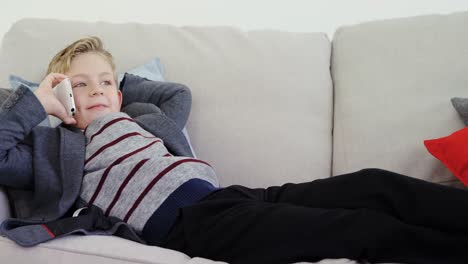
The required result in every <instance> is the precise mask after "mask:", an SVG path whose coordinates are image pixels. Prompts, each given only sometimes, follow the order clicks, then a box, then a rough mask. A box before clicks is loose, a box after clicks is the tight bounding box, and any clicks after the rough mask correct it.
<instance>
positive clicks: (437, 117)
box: [332, 13, 468, 185]
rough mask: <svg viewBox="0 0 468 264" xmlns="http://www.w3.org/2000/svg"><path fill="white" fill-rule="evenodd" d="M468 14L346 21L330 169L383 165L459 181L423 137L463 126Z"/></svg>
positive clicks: (337, 46) (336, 52)
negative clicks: (459, 106)
mask: <svg viewBox="0 0 468 264" xmlns="http://www.w3.org/2000/svg"><path fill="white" fill-rule="evenodd" d="M467 24H468V13H455V14H451V15H429V16H421V17H412V18H402V19H394V20H384V21H375V22H369V23H364V24H360V25H355V26H347V27H342V28H340V29H338V30H337V32H336V33H335V36H334V40H333V51H332V53H333V55H332V72H333V82H334V87H335V110H334V117H335V119H334V143H333V175H337V174H342V173H346V172H350V171H355V170H358V169H361V168H366V167H378V168H383V169H389V170H393V171H396V172H399V173H403V174H407V175H410V176H413V177H417V178H421V179H425V180H429V181H433V182H441V183H445V184H457V185H459V183H458V181H457V180H456V179H455V177H454V176H453V175H452V174H451V173H450V172H449V171H448V170H447V169H446V168H445V167H444V166H443V165H442V164H441V163H440V162H439V161H438V160H437V159H435V158H434V157H433V156H432V155H430V154H429V152H428V151H427V150H426V148H425V147H424V144H423V140H425V139H432V138H439V137H443V136H446V135H448V134H450V133H452V132H454V131H456V130H458V129H460V128H462V127H463V122H462V120H461V118H460V117H459V116H458V114H457V112H456V111H455V109H454V108H453V106H452V104H451V102H450V98H452V97H454V96H459V97H467V96H468V89H467V88H468V78H467V76H468V75H467V72H468V48H467V47H468V27H466V25H467Z"/></svg>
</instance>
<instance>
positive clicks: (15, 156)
mask: <svg viewBox="0 0 468 264" xmlns="http://www.w3.org/2000/svg"><path fill="white" fill-rule="evenodd" d="M46 117H47V113H46V112H45V110H44V108H43V106H42V104H41V103H40V102H39V100H38V98H37V97H36V96H35V95H34V94H33V93H32V92H31V91H30V90H29V89H28V88H27V87H26V86H23V85H21V86H20V87H19V88H18V89H16V90H15V91H13V92H12V93H11V94H10V96H9V97H8V98H7V99H6V100H5V101H4V102H3V104H2V105H1V106H0V185H6V186H10V187H15V188H22V189H25V188H26V189H28V188H32V184H33V177H32V175H33V168H32V147H31V145H30V144H29V143H27V142H26V141H25V138H26V136H27V135H28V134H29V133H30V132H31V130H32V128H33V127H35V126H36V125H37V124H39V123H40V122H41V121H42V120H44V119H45V118H46Z"/></svg>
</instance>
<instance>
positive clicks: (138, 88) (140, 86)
mask: <svg viewBox="0 0 468 264" xmlns="http://www.w3.org/2000/svg"><path fill="white" fill-rule="evenodd" d="M120 89H121V91H122V95H123V102H122V108H124V107H126V106H127V105H129V104H131V103H135V102H138V103H151V104H154V105H155V106H157V107H159V109H161V111H162V112H163V113H164V114H165V115H166V116H167V117H169V118H170V119H172V120H173V121H174V122H175V123H176V125H177V127H178V128H179V129H180V130H182V129H183V128H184V126H185V123H186V122H187V119H188V117H189V114H190V109H191V107H192V94H191V92H190V89H189V88H188V87H186V86H185V85H183V84H177V83H169V82H158V81H150V80H147V79H144V78H141V77H138V76H135V75H133V74H129V73H126V74H125V77H124V79H123V80H122V84H121V87H120Z"/></svg>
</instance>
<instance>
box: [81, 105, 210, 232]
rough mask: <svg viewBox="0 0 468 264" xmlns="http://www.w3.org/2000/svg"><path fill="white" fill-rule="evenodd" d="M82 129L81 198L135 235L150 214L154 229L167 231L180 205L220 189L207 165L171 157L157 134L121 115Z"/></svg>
mask: <svg viewBox="0 0 468 264" xmlns="http://www.w3.org/2000/svg"><path fill="white" fill-rule="evenodd" d="M84 133H85V136H86V158H85V167H84V169H85V173H84V177H83V182H82V187H81V194H80V198H81V199H83V200H84V201H85V202H87V203H88V204H94V205H96V206H98V207H100V208H102V209H103V211H104V212H105V214H106V215H109V216H115V217H118V218H120V219H122V220H123V221H125V222H127V223H128V224H129V225H130V226H131V227H133V228H134V229H135V230H136V231H137V232H139V233H141V232H142V230H143V229H144V228H145V225H146V224H147V222H148V221H149V220H151V219H153V218H155V219H153V220H152V222H153V223H157V229H158V231H159V233H164V232H166V231H168V229H169V228H170V226H171V224H172V222H173V221H174V220H175V216H176V214H177V209H178V208H179V207H182V206H185V205H190V204H193V203H195V202H196V201H198V200H200V199H201V198H203V197H204V196H205V195H207V194H209V193H210V192H212V191H213V190H216V189H218V187H219V183H218V180H217V178H216V175H215V172H214V170H213V169H212V168H211V166H210V165H209V164H208V163H206V162H205V161H203V160H199V159H194V158H191V157H175V156H173V155H171V153H169V152H168V150H167V149H166V147H165V146H164V142H163V141H162V140H161V139H160V138H157V137H155V136H154V135H152V134H151V133H149V132H148V131H146V130H144V129H143V128H141V127H140V126H139V125H138V124H137V123H136V122H135V121H134V120H133V119H131V118H130V117H129V116H128V115H127V114H126V113H123V112H117V113H109V114H106V115H104V116H101V117H98V118H96V119H95V120H93V121H92V122H91V123H90V124H89V125H88V127H87V128H86V129H85V130H84ZM153 232H154V231H153Z"/></svg>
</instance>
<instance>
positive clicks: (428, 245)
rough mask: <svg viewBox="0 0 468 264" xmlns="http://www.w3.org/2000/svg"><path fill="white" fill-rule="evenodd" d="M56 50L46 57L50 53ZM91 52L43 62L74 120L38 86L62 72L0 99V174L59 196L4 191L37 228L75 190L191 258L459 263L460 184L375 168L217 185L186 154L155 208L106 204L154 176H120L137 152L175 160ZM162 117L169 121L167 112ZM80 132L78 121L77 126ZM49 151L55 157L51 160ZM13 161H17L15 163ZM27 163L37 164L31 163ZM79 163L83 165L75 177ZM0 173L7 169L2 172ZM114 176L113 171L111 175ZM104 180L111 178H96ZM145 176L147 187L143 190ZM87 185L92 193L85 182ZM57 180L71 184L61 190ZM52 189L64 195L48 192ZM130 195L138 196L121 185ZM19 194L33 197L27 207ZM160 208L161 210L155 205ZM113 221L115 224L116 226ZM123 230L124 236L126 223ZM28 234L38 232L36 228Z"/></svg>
mask: <svg viewBox="0 0 468 264" xmlns="http://www.w3.org/2000/svg"><path fill="white" fill-rule="evenodd" d="M60 54H62V53H59V54H58V55H57V56H58V58H61V56H62V55H60ZM65 54H66V53H65ZM99 56H101V55H96V54H93V53H91V54H87V53H84V54H81V55H77V56H76V57H73V56H71V57H68V58H69V60H70V61H69V64H68V65H69V66H70V67H69V68H66V69H65V70H51V71H57V72H62V73H63V74H64V75H66V76H68V77H70V78H72V84H73V92H74V94H75V100H76V105H77V110H78V112H77V115H76V116H75V118H74V119H73V118H68V117H66V116H65V115H64V113H65V112H64V109H63V108H62V107H61V106H60V105H59V103H58V101H57V100H56V99H55V98H51V96H52V94H51V93H50V90H51V89H52V87H53V85H54V84H56V83H58V82H59V81H60V80H61V79H63V78H65V76H64V75H63V74H56V73H50V74H49V75H48V76H47V77H46V78H45V79H44V81H43V82H42V83H41V85H40V88H39V89H38V91H37V92H36V96H34V95H32V94H31V93H30V92H28V90H27V89H25V88H24V87H20V88H19V91H16V92H15V93H14V94H13V95H12V96H10V97H9V98H8V100H7V101H6V102H5V103H4V104H3V105H2V108H3V109H2V112H0V121H1V122H0V140H1V142H2V146H1V149H0V151H1V154H2V156H1V157H8V159H7V158H3V159H2V163H1V164H2V166H0V168H1V170H0V181H1V182H2V184H5V185H10V186H12V187H17V188H26V189H27V188H31V186H32V185H33V182H34V184H35V186H34V188H35V190H36V191H38V192H37V193H36V194H35V195H36V196H35V198H40V199H39V201H43V200H44V197H42V196H45V197H47V196H48V195H49V197H47V198H51V199H52V200H54V201H59V205H60V206H56V205H57V204H56V203H54V206H51V205H50V204H51V203H50V199H49V200H47V199H46V201H48V203H45V202H44V203H41V202H39V203H36V201H35V200H34V199H29V200H28V195H27V194H21V193H20V194H16V196H13V199H14V202H15V204H16V208H15V212H16V214H17V216H18V215H19V216H18V217H19V218H22V219H27V221H29V222H30V223H44V222H46V224H45V226H46V227H50V226H54V224H52V225H51V224H50V222H49V221H52V222H53V223H54V221H53V220H55V219H57V218H59V217H62V216H64V215H66V211H67V210H68V209H70V208H71V207H72V204H73V202H74V201H75V199H77V198H78V196H80V198H81V199H78V200H83V201H84V202H85V203H87V204H89V205H92V204H95V205H97V206H98V207H100V208H101V209H103V210H104V211H105V213H104V214H108V215H114V216H115V219H121V220H124V221H125V222H127V223H128V224H130V225H131V226H132V229H134V230H137V232H138V230H140V229H141V228H142V226H143V229H142V230H141V235H142V236H143V237H144V238H145V240H146V242H148V243H149V244H151V245H158V246H162V247H166V248H170V249H174V250H178V251H181V252H184V253H186V254H188V255H189V256H192V257H194V256H200V257H206V258H210V259H213V260H223V261H228V262H230V263H290V262H297V261H318V260H321V259H324V258H350V259H354V260H368V261H371V262H410V263H467V262H468V252H467V251H466V250H465V249H464V247H465V245H466V244H467V243H468V227H467V226H466V224H465V220H466V219H468V210H466V208H468V192H467V191H465V190H460V189H454V188H450V187H445V186H441V185H437V184H433V183H429V182H424V181H421V180H417V179H414V178H410V177H407V176H404V175H400V174H397V173H394V172H390V171H385V170H380V169H364V170H361V171H357V172H353V173H349V174H345V175H340V176H335V177H333V178H328V179H321V180H316V181H313V182H308V183H300V184H292V183H288V184H285V185H283V186H272V187H268V188H265V189H264V188H257V189H251V188H247V187H243V186H239V185H234V186H229V187H226V188H217V186H216V185H217V181H216V179H215V175H214V173H213V172H212V171H211V170H210V168H209V166H208V165H207V164H206V163H204V162H203V161H200V160H196V161H195V160H193V161H194V164H197V165H200V164H201V165H202V166H201V167H199V168H198V170H197V173H198V172H201V173H202V174H203V173H204V175H202V176H200V177H202V178H200V180H201V181H203V182H201V181H198V180H195V182H196V183H195V184H194V185H189V187H188V188H183V187H181V188H180V189H178V188H174V187H173V186H172V187H169V186H171V184H168V185H165V186H166V187H164V188H163V189H165V188H169V189H170V190H171V194H172V193H177V195H176V196H171V194H168V193H162V192H163V191H164V190H163V189H160V190H159V191H158V192H154V193H153V195H154V197H157V198H156V199H157V205H156V207H138V206H139V205H137V206H136V207H134V205H135V202H134V203H133V205H131V206H129V205H128V204H127V205H125V204H120V205H118V201H119V197H122V194H123V191H124V189H125V188H126V186H131V187H130V189H131V190H132V192H130V193H128V196H127V197H128V198H129V199H135V201H138V204H142V203H145V201H144V200H143V199H144V198H143V199H140V198H139V197H141V194H142V193H145V192H150V189H151V188H153V187H154V186H155V185H151V184H147V183H148V181H147V180H145V173H142V174H140V175H138V176H141V177H142V179H143V182H144V183H145V184H143V185H140V186H139V185H138V182H137V181H136V182H134V183H133V185H132V184H130V181H131V179H130V178H129V177H133V176H132V175H135V174H137V172H135V173H133V172H134V171H136V169H135V168H141V167H139V166H140V165H141V164H142V163H143V162H145V164H146V162H150V163H149V164H151V165H152V166H150V167H149V170H147V172H149V171H152V170H155V171H161V172H163V171H167V168H169V167H171V165H169V164H168V163H164V162H165V159H167V160H168V161H170V162H169V163H170V164H174V163H171V162H174V161H175V163H177V162H178V161H180V160H185V159H187V158H186V157H174V156H172V155H171V153H168V151H167V150H166V149H165V148H164V145H163V144H162V142H159V141H158V139H157V138H154V136H156V133H148V132H151V131H150V130H151V129H150V128H151V126H149V127H148V128H149V129H146V130H148V131H145V130H144V129H142V127H141V126H143V125H149V123H152V122H149V120H151V119H144V118H142V119H141V120H142V121H143V120H147V121H148V122H147V123H145V122H140V123H138V125H136V124H135V123H134V122H132V120H131V119H130V118H129V116H127V115H126V114H125V113H120V112H119V111H118V110H119V108H120V106H121V104H122V101H125V92H126V88H125V84H124V87H123V95H122V94H121V93H120V91H118V90H117V89H116V86H115V77H114V76H115V70H114V69H113V67H112V63H109V62H108V61H106V60H105V59H102V57H99ZM53 61H54V60H53ZM57 61H62V59H58V60H57ZM52 64H55V63H52ZM65 65H67V64H65ZM50 68H53V67H50ZM50 68H49V69H50ZM113 74H114V75H113ZM79 75H80V76H79ZM78 77H79V78H78ZM131 78H132V77H131V76H130V75H128V76H127V75H126V78H125V83H126V84H129V83H127V82H129V80H131ZM127 92H128V90H127ZM122 98H123V99H122ZM181 107H182V106H181ZM46 112H47V113H49V114H54V115H56V116H58V117H60V118H62V119H63V120H64V122H65V123H66V124H69V125H75V126H76V127H77V129H78V131H76V130H74V129H73V128H70V130H68V129H65V128H58V130H57V131H55V130H53V129H45V128H34V129H33V127H34V125H36V124H37V123H39V122H40V121H41V120H42V119H43V118H44V117H45V115H46ZM142 116H147V117H148V116H149V117H152V116H153V115H152V113H150V114H147V115H142ZM41 118H42V119H41ZM175 119H177V118H175ZM135 120H137V118H135ZM184 122H185V121H184ZM120 125H122V126H120ZM167 125H168V126H170V122H168V123H167ZM164 126H166V124H165V125H164ZM179 128H180V123H179ZM127 129H129V130H131V132H130V133H133V134H132V135H135V136H136V137H138V139H139V140H140V141H141V142H140V141H139V142H140V143H138V144H140V145H138V146H132V147H129V148H130V149H127V150H126V149H125V146H131V145H130V144H132V143H130V141H128V144H127V145H119V143H121V142H122V141H123V140H124V139H122V134H123V133H126V132H128V131H126V130H127ZM80 130H83V131H81V133H80ZM174 131H175V130H174ZM29 132H31V133H30V134H32V135H31V137H30V139H29V140H26V142H22V140H23V139H24V138H25V136H26V135H28V134H29ZM82 132H84V135H83V133H82ZM127 134H128V133H127ZM79 135H81V137H80V136H79ZM127 136H128V135H127ZM4 142H5V144H4ZM42 142H47V144H48V146H49V147H48V148H47V147H44V144H43V143H42ZM85 142H86V143H87V145H86V147H85ZM59 143H60V144H59ZM110 143H112V144H110ZM69 144H72V146H70V145H69ZM109 144H110V145H112V146H114V145H116V146H117V148H116V151H115V153H118V155H117V154H116V155H114V156H113V154H115V153H114V152H112V151H111V152H109V151H108V150H109V146H110V145H109ZM151 144H152V145H151ZM59 145H60V147H58V146H59ZM148 145H150V146H156V148H154V149H153V150H151V151H150V153H146V154H145V155H148V154H150V155H154V156H153V157H148V156H145V155H142V156H141V157H140V156H135V157H136V158H135V159H134V160H132V159H131V158H129V160H127V159H126V157H127V155H128V154H131V153H133V152H132V150H131V149H133V150H139V149H141V146H148ZM125 150H126V151H127V152H125ZM106 151H108V152H106ZM25 153H27V154H25ZM28 153H29V154H28ZM56 153H59V154H60V155H61V156H60V159H58V158H57V156H56ZM76 153H78V155H76ZM96 153H97V154H96ZM124 153H126V154H124ZM175 154H176V155H177V153H175ZM43 155H45V156H44V157H43ZM122 155H123V156H122ZM85 156H86V158H85ZM80 157H81V158H80ZM122 157H124V158H122ZM128 157H134V156H133V155H130V156H128ZM9 160H13V162H10V161H9ZM15 160H16V162H15ZM63 160H65V161H66V162H65V163H64V162H63ZM20 161H21V163H22V164H21V166H20V165H17V164H16V163H19V162H20ZM126 161H129V162H128V163H126ZM38 162H41V163H38ZM51 162H61V163H60V164H61V166H66V168H65V170H62V169H60V168H61V166H59V167H58V168H57V166H55V167H54V166H52V165H51ZM33 163H34V164H38V166H34V170H33V168H32V167H33V166H32V164H33ZM39 164H40V166H39ZM52 164H53V163H52ZM80 164H81V165H80ZM83 164H84V165H83ZM162 164H163V166H161V165H162ZM164 164H165V165H164ZM143 165H144V164H143ZM143 165H141V166H143ZM125 166H128V167H125ZM44 171H46V172H47V173H44ZM5 172H8V174H7V173H5ZM190 172H191V171H190V170H186V169H183V170H180V171H179V173H175V174H173V175H172V176H173V177H172V178H173V179H179V178H182V179H183V180H182V181H181V182H184V183H185V182H190V180H192V179H199V178H196V177H198V176H199V175H197V176H194V175H191V173H190ZM80 173H81V174H80ZM83 173H84V174H85V175H84V179H83V181H81V179H82V178H81V175H82V174H83ZM146 174H148V173H146ZM5 175H9V176H13V177H9V178H7V177H6V176H5ZM50 175H53V176H54V177H51V176H50ZM70 175H71V176H70ZM122 175H123V177H125V179H124V178H119V177H122ZM152 175H153V176H154V174H152ZM158 175H161V174H160V173H158ZM88 176H89V177H88ZM187 177H188V178H187ZM76 178H78V180H79V181H78V180H77V179H76ZM156 178H157V177H156ZM156 178H154V179H156ZM107 179H111V180H109V182H107ZM163 179H164V178H163ZM184 179H185V180H184ZM187 179H188V180H187ZM59 180H60V181H59ZM43 182H46V183H47V184H49V185H48V188H44V186H43V185H44V184H43ZM81 183H83V187H82V188H81V189H82V190H81V192H79V191H77V187H76V185H78V187H79V185H81ZM107 183H109V184H107ZM123 183H125V184H123ZM106 184H107V185H106ZM129 184H130V185H129ZM57 185H58V186H62V188H58V191H55V192H54V191H53V192H51V193H52V195H50V194H49V193H48V192H47V191H50V190H54V188H55V187H56V186H57ZM122 186H124V187H122ZM148 186H151V187H150V188H149V189H148V188H147V187H148ZM179 186H183V184H181V185H179ZM193 186H196V187H195V188H193ZM78 189H79V188H78ZM98 189H100V191H96V190H98ZM142 189H144V191H143V192H142ZM45 190H47V191H45ZM63 190H71V191H70V192H61V191H63ZM199 190H202V191H199ZM55 193H59V194H60V195H62V194H63V196H64V197H61V196H59V195H56V196H54V195H55ZM134 193H137V194H138V195H136V196H135V195H132V194H134ZM158 195H160V196H161V197H158ZM137 196H138V198H135V197H137ZM127 197H126V198H127ZM187 197H188V199H186V198H187ZM180 199H182V200H183V202H179V201H180ZM184 199H185V200H184ZM162 200H164V202H162ZM83 201H81V202H83ZM152 201H153V199H151V200H148V201H146V203H147V204H148V203H151V202H152ZM187 201H188V202H187ZM35 203H36V204H35ZM31 204H34V205H38V206H37V208H38V209H37V210H36V209H35V208H36V207H33V206H31ZM18 205H19V206H18ZM153 206H154V205H153ZM168 207H169V209H170V210H167V208H168ZM114 208H118V209H116V210H114ZM134 208H135V209H134ZM136 208H140V209H141V208H142V210H141V212H140V213H138V216H137V217H135V218H132V215H133V213H134V212H135V211H136V210H138V209H136ZM155 208H156V209H155ZM161 208H163V210H162V211H160V209H161ZM153 210H155V212H153ZM158 211H159V213H157V212H158ZM123 212H126V213H123ZM148 212H150V213H148ZM155 215H156V216H155ZM79 217H81V216H78V218H79ZM148 217H149V218H148ZM27 221H26V222H27ZM24 222H25V221H23V222H21V221H20V222H15V221H11V220H10V221H6V227H5V224H3V225H2V227H3V230H4V231H5V230H6V231H7V232H6V233H7V234H8V231H9V230H13V229H15V227H18V228H28V227H29V226H28V225H25V224H24ZM112 223H114V224H115V222H112ZM161 223H162V228H161V225H160V224H161ZM122 226H124V227H125V226H126V225H125V224H120V227H122ZM10 227H12V228H11V229H9V228H10ZM146 227H148V228H146ZM41 230H42V229H41ZM155 230H156V231H155ZM28 231H30V230H28ZM46 231H47V230H46ZM48 231H50V230H48ZM52 231H54V230H52ZM43 232H45V231H43ZM126 232H127V233H126V234H127V235H128V234H129V233H128V232H130V231H128V230H127V231H126ZM51 233H54V232H51ZM116 233H117V232H116ZM29 234H33V235H37V236H40V235H41V233H38V232H28V235H29ZM120 234H122V233H120ZM15 238H18V237H15ZM135 240H136V239H135Z"/></svg>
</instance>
